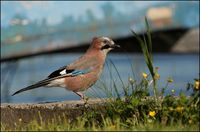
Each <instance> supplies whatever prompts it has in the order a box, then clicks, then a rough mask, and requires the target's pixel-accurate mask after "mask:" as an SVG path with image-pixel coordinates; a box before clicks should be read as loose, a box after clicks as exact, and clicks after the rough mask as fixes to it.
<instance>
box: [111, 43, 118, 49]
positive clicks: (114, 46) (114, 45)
mask: <svg viewBox="0 0 200 132" xmlns="http://www.w3.org/2000/svg"><path fill="white" fill-rule="evenodd" d="M110 47H111V48H113V49H116V48H120V46H119V45H117V44H113V45H111V46H110Z"/></svg>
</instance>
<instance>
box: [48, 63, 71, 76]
mask: <svg viewBox="0 0 200 132" xmlns="http://www.w3.org/2000/svg"><path fill="white" fill-rule="evenodd" d="M65 69H66V66H64V67H61V68H59V69H58V70H56V71H54V72H52V73H51V74H50V75H49V76H48V78H54V77H58V76H61V74H60V72H61V71H63V70H65ZM73 71H74V70H69V69H66V74H67V73H71V72H73Z"/></svg>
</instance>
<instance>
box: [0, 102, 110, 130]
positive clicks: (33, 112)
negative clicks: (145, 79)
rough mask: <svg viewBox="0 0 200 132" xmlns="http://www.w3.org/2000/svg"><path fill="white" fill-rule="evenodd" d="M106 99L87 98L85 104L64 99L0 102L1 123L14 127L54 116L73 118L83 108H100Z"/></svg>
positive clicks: (50, 118) (80, 113)
mask: <svg viewBox="0 0 200 132" xmlns="http://www.w3.org/2000/svg"><path fill="white" fill-rule="evenodd" d="M106 100H107V99H93V100H91V99H89V100H88V102H87V105H85V104H84V102H83V101H64V102H56V103H42V104H8V103H2V104H1V123H2V124H3V125H5V126H9V128H10V127H15V125H16V124H17V123H19V122H20V123H24V124H27V123H29V122H31V121H33V120H37V121H39V122H40V121H41V120H42V121H45V122H46V121H52V119H54V120H55V118H60V119H63V118H67V119H69V120H73V119H75V118H76V117H78V116H80V115H82V114H83V113H84V111H85V110H95V109H98V110H100V109H102V108H103V107H102V105H104V104H105V102H107V101H106Z"/></svg>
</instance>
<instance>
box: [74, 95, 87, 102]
mask: <svg viewBox="0 0 200 132" xmlns="http://www.w3.org/2000/svg"><path fill="white" fill-rule="evenodd" d="M74 93H75V94H77V95H78V96H79V97H80V98H81V100H83V101H84V104H87V101H88V98H87V97H85V96H84V94H83V93H81V92H74Z"/></svg>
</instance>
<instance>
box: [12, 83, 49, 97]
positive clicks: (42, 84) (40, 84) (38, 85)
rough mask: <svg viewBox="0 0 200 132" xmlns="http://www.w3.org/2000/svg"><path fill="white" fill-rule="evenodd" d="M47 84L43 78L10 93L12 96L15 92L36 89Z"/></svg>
mask: <svg viewBox="0 0 200 132" xmlns="http://www.w3.org/2000/svg"><path fill="white" fill-rule="evenodd" d="M47 84H49V81H48V80H44V81H40V82H38V83H36V84H33V85H30V86H28V87H25V88H22V89H20V90H19V91H17V92H15V93H14V94H12V96H14V95H15V94H18V93H21V92H24V91H27V90H31V89H36V88H39V87H41V86H45V85H47Z"/></svg>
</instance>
